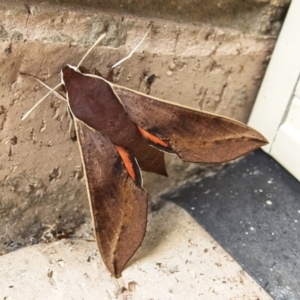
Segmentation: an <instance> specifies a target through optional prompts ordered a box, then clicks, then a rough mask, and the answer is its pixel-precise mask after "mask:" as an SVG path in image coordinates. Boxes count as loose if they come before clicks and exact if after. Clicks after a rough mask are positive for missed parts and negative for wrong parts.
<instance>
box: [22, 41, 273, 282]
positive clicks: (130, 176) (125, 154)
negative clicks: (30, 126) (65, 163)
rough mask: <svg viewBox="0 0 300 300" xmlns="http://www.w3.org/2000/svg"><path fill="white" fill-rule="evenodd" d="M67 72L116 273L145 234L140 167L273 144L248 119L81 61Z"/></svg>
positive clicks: (97, 213) (99, 232)
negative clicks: (151, 90)
mask: <svg viewBox="0 0 300 300" xmlns="http://www.w3.org/2000/svg"><path fill="white" fill-rule="evenodd" d="M97 42H98V41H97ZM95 44H96V43H95ZM138 46H139V45H138ZM138 46H137V47H138ZM137 47H136V48H137ZM136 48H135V49H136ZM135 49H134V50H135ZM88 53H89V52H88ZM88 53H87V54H88ZM87 54H86V55H87ZM84 58H85V57H84ZM84 58H83V59H84ZM83 59H82V60H83ZM122 61H123V60H122ZM122 61H121V62H122ZM80 63H81V62H80ZM119 63H120V62H119ZM79 65H80V64H79ZM61 77H62V84H63V85H64V86H65V90H66V97H67V102H68V108H69V111H70V113H71V116H72V118H73V120H74V122H75V127H76V133H77V137H78V142H79V143H78V144H79V149H80V153H81V157H82V163H83V166H84V170H85V178H86V186H87V191H88V197H89V200H90V207H91V212H92V217H93V221H94V227H95V235H96V240H97V244H98V248H99V251H100V253H101V256H102V259H103V261H104V263H105V265H106V267H107V268H108V270H109V271H110V272H111V274H112V275H113V276H114V277H120V276H121V274H122V271H123V269H124V268H125V266H126V264H127V262H128V261H129V259H130V258H131V257H132V256H133V254H134V253H135V252H136V250H137V249H138V247H139V246H140V244H141V242H142V240H143V237H144V235H145V230H146V223H147V192H146V191H145V190H144V189H143V187H142V176H141V171H140V170H143V171H148V172H153V173H157V174H160V175H165V176H166V175H167V172H166V166H165V161H164V153H163V152H169V153H174V154H177V155H178V156H179V157H180V158H181V159H182V160H183V161H187V162H198V163H200V162H201V163H221V162H226V161H229V160H232V159H235V158H237V157H239V156H241V155H244V154H246V153H248V152H250V151H252V150H254V149H257V148H259V147H261V146H263V145H265V144H266V143H267V140H266V139H265V138H264V137H263V136H262V135H261V134H260V133H258V132H257V131H256V130H254V129H252V128H250V127H249V126H247V125H245V124H243V123H240V122H238V121H235V120H233V119H230V118H227V117H222V116H219V115H216V114H212V113H207V112H204V111H199V110H195V109H191V108H188V107H185V106H181V105H177V104H174V103H171V102H168V101H165V100H161V99H158V98H155V97H151V96H149V95H145V94H142V93H140V92H137V91H134V90H131V89H128V88H125V87H122V86H118V85H116V84H113V83H112V82H111V81H109V80H106V79H104V78H103V77H101V76H98V75H92V74H87V73H85V72H81V71H80V70H79V67H73V66H70V65H66V66H65V67H64V68H63V69H62V72H61ZM110 77H111V76H110ZM54 90H55V88H54V89H52V90H51V91H54ZM51 91H50V92H51ZM50 92H49V93H50ZM49 93H48V94H49ZM48 94H47V95H48ZM47 95H46V96H47ZM46 96H45V97H46ZM45 97H44V98H45ZM44 98H43V99H44ZM27 115H28V113H27V114H26V115H25V116H24V117H23V119H24V118H25V117H26V116H27Z"/></svg>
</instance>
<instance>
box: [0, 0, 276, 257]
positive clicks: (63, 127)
mask: <svg viewBox="0 0 300 300" xmlns="http://www.w3.org/2000/svg"><path fill="white" fill-rule="evenodd" d="M0 19H1V21H0V37H1V43H0V55H1V57H0V58H1V71H0V85H1V104H0V142H1V149H2V151H1V152H0V161H1V163H0V191H1V192H0V199H1V202H0V241H1V242H0V251H3V252H6V251H10V250H13V249H16V248H18V247H20V246H22V245H24V244H28V243H33V244H34V243H36V242H37V241H38V240H39V239H40V238H44V237H45V235H46V236H47V234H48V232H49V228H55V229H53V230H52V235H53V236H57V235H58V236H67V235H69V234H70V233H72V231H73V230H74V229H75V228H77V227H78V226H79V225H80V224H81V223H83V222H84V220H85V218H86V217H88V216H89V214H90V212H89V208H88V201H87V197H86V190H85V183H84V178H83V170H82V166H81V162H80V157H79V151H78V146H77V143H76V142H75V141H74V140H72V139H71V138H70V135H69V124H70V122H69V118H68V114H67V111H66V105H65V103H64V102H63V101H61V100H59V99H57V98H55V97H54V96H52V97H49V98H48V99H47V100H45V101H44V102H43V103H42V104H41V105H40V106H39V107H38V108H37V109H36V110H35V111H34V112H33V113H32V114H31V115H30V116H29V117H28V119H26V120H25V121H23V122H21V120H20V119H21V116H22V115H24V114H25V113H26V112H27V111H28V110H29V109H30V108H31V107H32V106H33V105H34V104H35V103H36V102H37V101H38V100H39V99H40V98H41V97H42V96H43V95H45V93H46V90H45V88H44V87H42V86H41V85H40V84H39V83H37V82H36V81H35V80H34V79H33V78H32V77H30V76H26V75H24V74H25V73H26V74H30V75H33V76H36V77H38V78H40V79H41V80H43V81H45V82H46V83H47V84H48V85H50V86H55V85H56V84H57V83H58V82H59V81H60V76H59V72H60V70H61V68H62V66H64V65H65V64H66V63H70V64H76V63H78V62H79V61H80V59H81V57H82V56H83V54H84V53H85V52H86V51H87V49H88V47H89V46H91V44H92V43H93V42H94V41H95V39H96V38H98V37H99V36H100V34H101V33H102V32H103V31H107V38H106V39H105V40H104V41H103V44H102V46H99V47H97V48H96V49H95V50H94V51H93V53H91V54H90V56H89V57H88V58H87V60H86V61H85V63H84V65H85V66H86V67H87V68H91V69H92V68H94V67H96V68H98V69H99V70H100V71H101V72H102V73H103V74H106V72H107V70H108V67H107V66H108V65H110V64H112V63H114V62H116V61H118V60H119V59H120V58H122V57H124V56H125V54H127V53H128V52H129V51H130V50H131V49H132V48H133V47H134V46H135V45H136V44H137V43H138V42H139V41H140V39H141V37H142V36H143V35H144V34H145V31H146V28H147V26H148V25H149V24H150V20H149V19H138V18H136V17H135V16H130V15H126V14H121V15H120V14H111V13H103V12H101V11H97V10H95V9H89V8H84V9H82V8H80V7H74V6H72V9H70V7H69V6H66V5H61V6H55V5H49V4H47V2H43V3H40V4H39V5H38V6H30V7H29V8H28V6H25V5H23V3H22V5H19V6H18V5H17V2H14V5H13V6H5V4H2V5H1V6H0ZM151 21H152V26H153V27H152V28H153V29H152V31H151V32H150V33H149V36H148V37H147V39H146V40H145V42H144V43H143V44H142V45H141V47H140V48H139V49H138V51H137V53H136V54H135V55H134V57H133V58H132V59H131V60H130V61H127V62H126V63H124V65H123V66H122V67H120V68H117V70H116V71H115V78H114V79H115V81H116V82H117V83H118V84H120V85H125V86H128V87H130V88H133V89H136V90H139V91H142V92H149V93H150V94H151V95H154V96H157V97H160V98H164V99H169V100H170V101H174V102H178V103H182V104H185V105H188V106H191V107H194V108H200V109H204V110H207V111H211V112H216V113H220V114H225V115H227V116H231V117H234V118H236V119H239V120H243V121H246V120H247V117H248V115H249V112H250V110H251V107H252V104H253V101H254V99H255V96H256V93H257V90H258V87H259V85H260V82H261V79H262V76H263V74H264V70H265V67H266V65H267V62H268V57H269V55H270V53H271V52H272V49H273V46H274V43H275V39H274V38H272V37H268V36H263V37H262V36H253V35H245V34H242V33H241V32H238V31H234V30H230V29H220V28H214V27H208V26H194V25H188V24H178V23H173V22H169V21H164V20H155V19H151ZM152 74H154V75H155V80H154V82H153V84H152V85H151V86H149V85H147V78H148V77H149V76H150V75H152ZM170 160H171V162H170V163H168V166H169V174H170V179H164V178H160V177H157V176H156V177H154V176H145V181H146V182H148V183H147V187H149V190H150V191H154V190H155V189H156V190H163V189H165V188H166V187H167V186H169V187H172V186H174V185H175V182H176V181H178V180H179V178H180V179H184V178H186V177H187V176H189V175H191V174H195V173H196V172H197V171H196V168H195V167H194V166H190V165H188V164H185V165H184V166H181V165H180V163H178V161H176V160H175V162H174V160H173V158H171V159H170ZM150 198H151V199H153V197H152V196H150ZM45 233H46V234H45ZM50 238H51V237H50Z"/></svg>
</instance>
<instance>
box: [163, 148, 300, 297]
mask: <svg viewBox="0 0 300 300" xmlns="http://www.w3.org/2000/svg"><path fill="white" fill-rule="evenodd" d="M165 197H166V198H167V199H172V201H174V202H175V203H177V204H179V205H180V206H182V207H183V208H185V209H186V210H187V211H188V212H189V213H190V214H191V215H192V216H193V217H194V218H195V219H196V220H197V222H199V223H200V224H201V225H202V226H204V227H205V228H206V230H207V231H208V232H209V233H210V234H211V235H212V236H213V237H214V238H215V239H216V240H217V241H218V242H219V243H220V244H221V245H222V246H223V247H224V248H225V249H226V250H227V251H228V252H229V253H230V254H231V255H232V256H233V257H234V258H235V259H236V260H237V261H238V262H239V263H240V264H241V266H242V267H243V268H244V270H246V271H248V272H249V273H250V274H251V275H252V276H253V277H254V278H255V279H256V280H257V282H259V283H260V284H261V286H263V287H264V288H265V289H266V290H267V291H268V292H269V293H270V295H271V296H272V297H274V299H276V300H285V299H289V300H298V299H300V289H299V277H300V271H299V270H300V261H299V239H300V225H299V224H300V183H299V181H297V179H295V178H294V177H293V176H292V175H291V174H289V173H288V172H287V171H286V170H285V169H284V168H283V167H281V166H280V165H279V164H278V163H277V162H276V161H275V160H274V159H273V158H271V157H270V156H268V155H267V154H266V153H264V152H263V151H261V150H260V151H257V152H255V153H253V154H251V155H248V156H247V157H245V158H243V159H242V160H240V161H239V162H238V163H237V164H233V165H230V166H227V167H226V168H224V169H223V170H222V171H221V172H218V173H217V174H215V175H214V176H211V177H207V178H205V179H203V180H202V181H201V182H199V181H198V182H195V181H192V182H189V183H187V184H186V185H184V186H181V187H180V188H178V189H175V190H174V191H173V192H172V193H169V194H166V195H165Z"/></svg>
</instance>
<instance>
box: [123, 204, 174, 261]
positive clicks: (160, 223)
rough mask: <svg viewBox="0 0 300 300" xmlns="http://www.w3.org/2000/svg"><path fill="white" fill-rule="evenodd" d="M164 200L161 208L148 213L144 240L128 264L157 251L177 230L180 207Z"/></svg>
mask: <svg viewBox="0 0 300 300" xmlns="http://www.w3.org/2000/svg"><path fill="white" fill-rule="evenodd" d="M162 201H163V202H161V204H162V207H161V208H160V209H159V210H157V211H151V212H150V213H148V222H147V230H146V234H145V237H144V240H143V242H142V245H141V247H140V248H139V249H138V250H137V252H136V253H135V255H134V256H133V258H132V259H131V260H130V262H129V265H128V266H130V265H132V264H134V263H135V262H136V261H139V260H140V259H142V258H146V257H148V256H151V255H152V254H154V253H155V252H157V249H158V248H159V245H160V244H162V243H163V242H164V241H165V239H166V237H167V236H170V235H171V233H172V232H173V231H174V230H176V220H177V214H178V211H179V210H180V208H179V207H178V206H176V205H175V204H173V203H171V202H168V201H165V200H162Z"/></svg>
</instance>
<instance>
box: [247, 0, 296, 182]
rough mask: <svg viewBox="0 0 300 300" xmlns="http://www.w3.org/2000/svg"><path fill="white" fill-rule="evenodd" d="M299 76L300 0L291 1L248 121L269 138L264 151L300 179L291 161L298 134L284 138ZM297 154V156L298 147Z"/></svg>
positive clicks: (288, 128)
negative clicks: (290, 138) (292, 139)
mask: <svg viewBox="0 0 300 300" xmlns="http://www.w3.org/2000/svg"><path fill="white" fill-rule="evenodd" d="M299 75H300V0H293V1H292V3H291V5H290V8H289V11H288V14H287V16H286V19H285V22H284V24H283V27H282V30H281V32H280V35H279V38H278V41H277V44H276V46H275V49H274V52H273V55H272V57H271V61H270V64H269V66H268V69H267V72H266V75H265V77H264V80H263V83H262V86H261V88H260V91H259V93H258V96H257V99H256V102H255V105H254V108H253V111H252V114H251V116H250V119H249V122H248V124H249V125H250V126H252V127H254V128H255V129H257V130H258V131H260V132H261V133H262V134H263V135H264V136H265V137H266V138H267V139H268V140H269V143H270V144H269V145H267V146H264V147H263V149H264V151H266V152H267V153H269V154H270V155H271V156H274V158H275V159H277V160H278V161H279V162H280V163H282V164H283V166H284V167H286V168H287V169H288V170H289V171H290V172H291V173H293V174H294V176H296V177H297V178H298V179H299V180H300V168H299V169H298V170H297V172H296V173H295V167H296V165H293V162H292V161H291V160H290V158H291V157H295V155H294V154H292V153H295V151H296V149H297V147H299V143H300V141H299V140H297V136H298V135H295V136H294V139H295V140H294V141H290V142H287V139H286V137H283V136H284V135H286V136H288V135H289V136H290V135H291V134H293V133H294V130H293V129H291V127H290V126H289V125H287V124H284V123H285V122H286V118H287V116H288V110H289V108H290V106H291V103H292V100H293V99H294V95H295V93H296V94H298V92H299V91H298V89H296V84H297V81H298V79H299ZM299 118H300V116H299ZM281 126H282V128H281ZM280 129H281V130H280ZM292 144H293V145H292ZM275 147H277V149H275ZM295 147H296V148H295ZM273 148H274V149H273ZM298 149H299V148H298ZM273 150H274V151H273ZM298 153H299V156H300V152H299V150H298ZM298 160H299V159H298Z"/></svg>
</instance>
